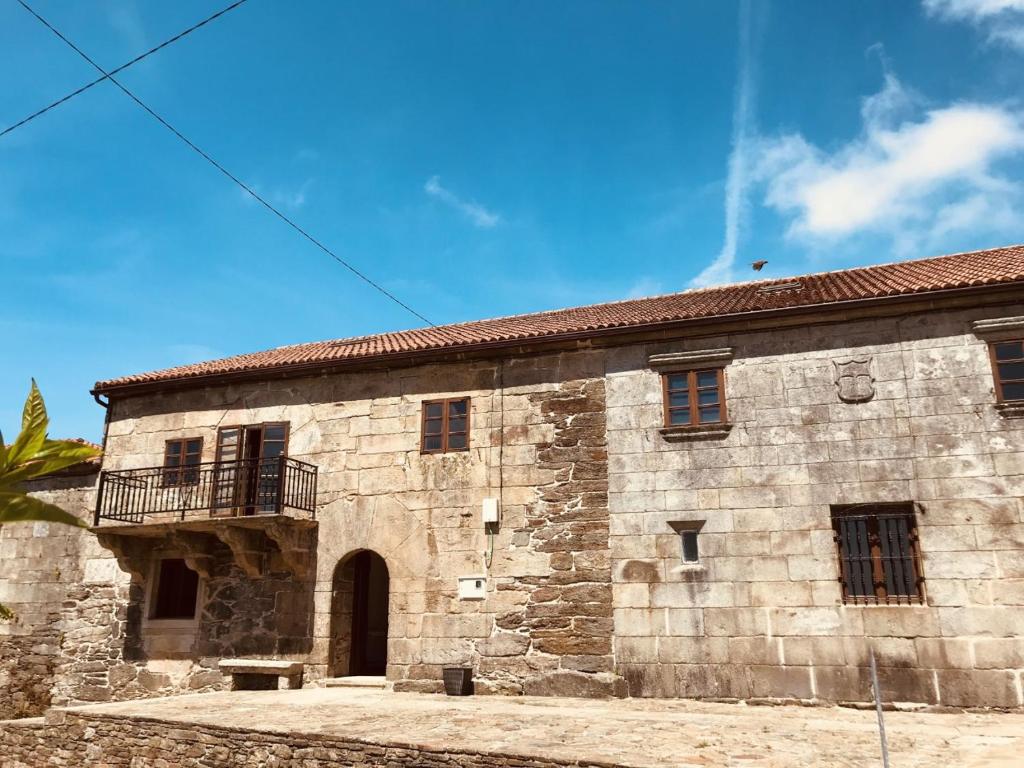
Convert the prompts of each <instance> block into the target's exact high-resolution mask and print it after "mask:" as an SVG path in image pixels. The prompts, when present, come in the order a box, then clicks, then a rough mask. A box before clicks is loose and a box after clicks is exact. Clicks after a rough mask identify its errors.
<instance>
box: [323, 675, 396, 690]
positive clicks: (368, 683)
mask: <svg viewBox="0 0 1024 768" xmlns="http://www.w3.org/2000/svg"><path fill="white" fill-rule="evenodd" d="M324 686H326V687H327V688H379V689H381V690H384V689H385V688H387V687H388V681H387V678H385V677H384V676H383V675H380V676H377V675H352V676H350V677H328V678H326V679H325V680H324Z"/></svg>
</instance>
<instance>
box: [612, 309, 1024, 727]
mask: <svg viewBox="0 0 1024 768" xmlns="http://www.w3.org/2000/svg"><path fill="white" fill-rule="evenodd" d="M1020 309H1021V308H1020V307H1016V308H1009V309H1006V310H997V311H995V312H993V310H987V311H980V310H979V311H969V312H949V313H943V314H939V313H933V314H928V315H921V316H910V317H906V318H894V319H879V320H870V321H860V322H849V323H844V324H834V325H819V326H809V327H804V328H795V329H789V330H787V331H785V332H764V333H744V334H736V335H729V336H719V337H713V338H702V339H687V340H683V341H679V342H676V343H663V344H655V345H648V346H643V347H632V348H622V349H620V350H617V351H615V352H613V353H610V356H609V374H608V381H607V388H608V425H609V431H608V451H609V483H610V488H609V491H610V494H609V499H610V500H609V507H610V510H611V545H610V546H611V555H612V563H613V578H614V588H613V589H614V603H615V655H616V662H617V665H618V668H619V669H620V671H621V672H622V673H623V674H624V675H625V677H626V679H627V681H628V684H629V691H630V693H631V694H632V695H637V696H687V697H705V698H724V699H756V698H783V699H801V700H822V701H862V700H865V699H867V698H869V697H870V685H869V681H868V676H867V665H868V653H869V647H873V648H874V651H875V654H876V656H877V659H878V663H879V665H880V668H881V684H882V688H883V692H884V694H885V696H886V698H889V699H894V700H897V701H915V702H925V703H930V704H944V705H953V706H994V707H1020V706H1021V705H1024V697H1022V690H1021V682H1022V681H1021V676H1022V671H1024V664H1022V660H1024V656H1022V655H1021V654H1022V652H1024V640H1022V639H1021V638H1022V637H1024V601H1022V598H1024V571H1022V570H1021V557H1022V552H1024V501H1022V496H1024V421H1022V420H1020V419H1014V418H1009V417H1007V416H1006V415H1004V414H1002V413H1000V411H999V410H998V409H996V408H995V407H994V402H995V396H994V392H993V383H992V371H991V366H990V362H989V357H988V348H987V345H986V342H985V340H984V339H981V338H978V337H977V336H975V335H974V334H973V332H972V322H973V321H974V320H976V319H979V318H981V317H995V316H1000V315H1001V314H1006V315H1015V314H1017V315H1019V314H1021V312H1020ZM715 348H731V349H732V350H733V360H732V362H731V363H730V364H729V365H728V366H727V367H726V369H725V375H726V389H727V393H728V394H727V396H728V406H729V414H730V421H731V422H732V423H733V428H732V429H731V430H730V431H729V432H728V433H727V434H724V435H720V436H716V437H713V438H709V439H701V440H691V441H685V440H684V441H670V440H667V439H666V438H665V436H664V435H662V434H661V433H660V432H659V430H658V428H657V427H658V426H659V425H660V424H661V423H662V412H661V409H662V403H661V397H662V395H661V384H660V377H659V374H658V372H657V371H655V370H653V369H652V368H651V367H650V362H649V358H650V356H651V355H655V354H665V353H671V352H681V351H696V350H701V349H715ZM854 358H855V359H858V360H868V361H870V371H871V374H872V376H873V378H874V383H873V389H874V394H873V396H872V397H871V398H870V399H869V400H867V401H865V402H844V401H843V400H842V399H841V398H840V397H839V396H838V395H839V393H838V390H837V384H836V365H835V364H836V363H837V362H842V361H846V360H849V359H854ZM904 501H906V502H916V503H917V504H918V505H919V507H918V513H917V522H918V526H919V530H920V539H921V542H920V546H921V550H922V552H923V572H924V577H925V589H926V595H927V599H926V603H925V605H921V606H917V605H902V606H854V605H844V604H843V602H842V599H841V590H840V584H839V581H838V577H839V570H838V567H839V566H838V557H837V548H836V543H835V542H834V540H833V530H832V523H831V518H830V506H831V505H838V504H850V503H870V502H904ZM672 523H676V527H678V525H679V524H680V523H687V524H700V525H701V526H702V527H701V528H700V532H699V534H698V541H699V548H700V562H699V563H697V564H685V563H683V562H682V558H681V544H680V541H679V535H678V534H677V533H676V530H675V527H673V525H671V524H672Z"/></svg>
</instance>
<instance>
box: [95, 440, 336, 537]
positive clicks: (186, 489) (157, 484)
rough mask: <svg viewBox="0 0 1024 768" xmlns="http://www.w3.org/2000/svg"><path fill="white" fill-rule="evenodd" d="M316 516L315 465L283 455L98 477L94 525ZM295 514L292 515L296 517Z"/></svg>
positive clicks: (107, 472) (109, 473) (210, 462)
mask: <svg viewBox="0 0 1024 768" xmlns="http://www.w3.org/2000/svg"><path fill="white" fill-rule="evenodd" d="M285 510H290V511H291V512H292V513H293V515H294V516H296V517H306V518H308V519H310V520H313V519H315V518H316V467H315V466H314V465H312V464H307V463H305V462H303V461H298V460H297V459H292V458H289V457H287V456H277V457H275V458H272V459H239V460H237V461H208V462H206V463H203V464H189V465H186V466H181V467H146V468H144V469H121V470H108V471H105V472H103V473H102V474H101V475H100V487H99V495H98V498H97V502H96V519H95V521H94V525H97V526H99V525H102V523H103V521H104V520H112V521H115V522H117V523H143V522H147V519H148V521H151V522H168V521H171V520H186V519H189V518H199V517H203V518H215V517H240V516H247V515H265V514H276V515H280V514H283V513H284V511H285ZM296 513H297V514H296Z"/></svg>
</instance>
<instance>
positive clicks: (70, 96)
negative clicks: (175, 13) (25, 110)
mask: <svg viewBox="0 0 1024 768" xmlns="http://www.w3.org/2000/svg"><path fill="white" fill-rule="evenodd" d="M246 2H248V0H238V2H236V3H232V4H231V5H229V6H227V7H226V8H222V9H221V10H219V11H217V12H216V13H215V14H213V15H212V16H207V17H206V18H205V19H203V20H202V21H200V22H199V23H198V24H193V25H192V26H191V27H189V28H188V29H186V30H184V31H183V32H179V33H178V34H176V35H175V36H174V37H171V38H168V39H167V40H164V41H163V42H162V43H160V45H158V46H156V47H154V48H150V49H149V50H148V51H146V52H145V53H143V54H140V55H138V56H136V57H135V58H134V59H132V60H131V61H129V62H127V63H125V64H122V65H121V66H120V67H118V68H117V69H112V70H110V72H109V73H108V74H105V75H103V77H97V78H96V79H95V80H93V81H92V82H91V83H86V84H85V85H83V86H82V87H81V88H79V89H77V90H74V91H72V92H71V93H69V94H68V95H67V96H64V97H62V98H60V99H57V100H56V101H55V102H53V103H52V104H47V105H46V106H45V107H43V108H42V109H40V110H38V111H36V112H33V113H32V114H31V115H29V116H28V117H26V118H24V119H22V120H19V121H18V122H16V123H15V124H14V125H11V126H8V127H7V128H4V129H3V131H0V138H2V137H4V136H6V135H7V134H8V133H10V132H11V131H13V130H15V129H16V128H21V126H23V125H25V123H29V122H32V121H33V120H35V119H36V118H37V117H39V116H40V115H45V114H46V113H47V112H49V111H50V110H51V109H53V108H54V107H59V106H60V105H61V104H63V103H64V102H65V101H71V99H73V98H75V96H78V95H79V94H81V93H85V92H86V91H88V90H89V89H90V88H92V87H93V86H94V85H98V84H99V83H102V82H103V81H104V80H107V79H108V78H110V77H111V76H112V75H116V74H117V73H118V72H122V71H124V70H126V69H128V67H130V66H132V65H133V64H138V63H139V62H140V61H142V60H143V59H145V58H146V57H148V56H152V55H153V54H154V53H156V52H157V51H159V50H161V49H162V48H166V47H167V46H168V45H171V44H172V43H176V42H178V41H179V40H181V38H183V37H185V36H187V35H190V34H192V33H193V32H195V31H196V30H197V29H199V28H200V27H205V26H206V25H207V24H209V23H210V22H211V21H213V20H214V19H218V18H220V17H221V16H223V15H224V14H225V13H227V12H228V11H233V10H234V9H235V8H237V7H238V6H240V5H242V4H243V3H246ZM29 10H32V9H31V8H30V9H29Z"/></svg>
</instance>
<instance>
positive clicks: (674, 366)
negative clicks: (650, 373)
mask: <svg viewBox="0 0 1024 768" xmlns="http://www.w3.org/2000/svg"><path fill="white" fill-rule="evenodd" d="M732 353H733V348H732V347H721V348H719V349H698V350H694V351H691V352H667V353H665V354H661V355H651V356H650V357H648V358H647V364H648V365H649V366H650V367H651V368H654V369H655V370H661V371H666V370H675V371H688V370H692V369H694V368H704V367H706V366H708V365H714V366H723V365H728V364H729V363H731V362H732Z"/></svg>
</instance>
